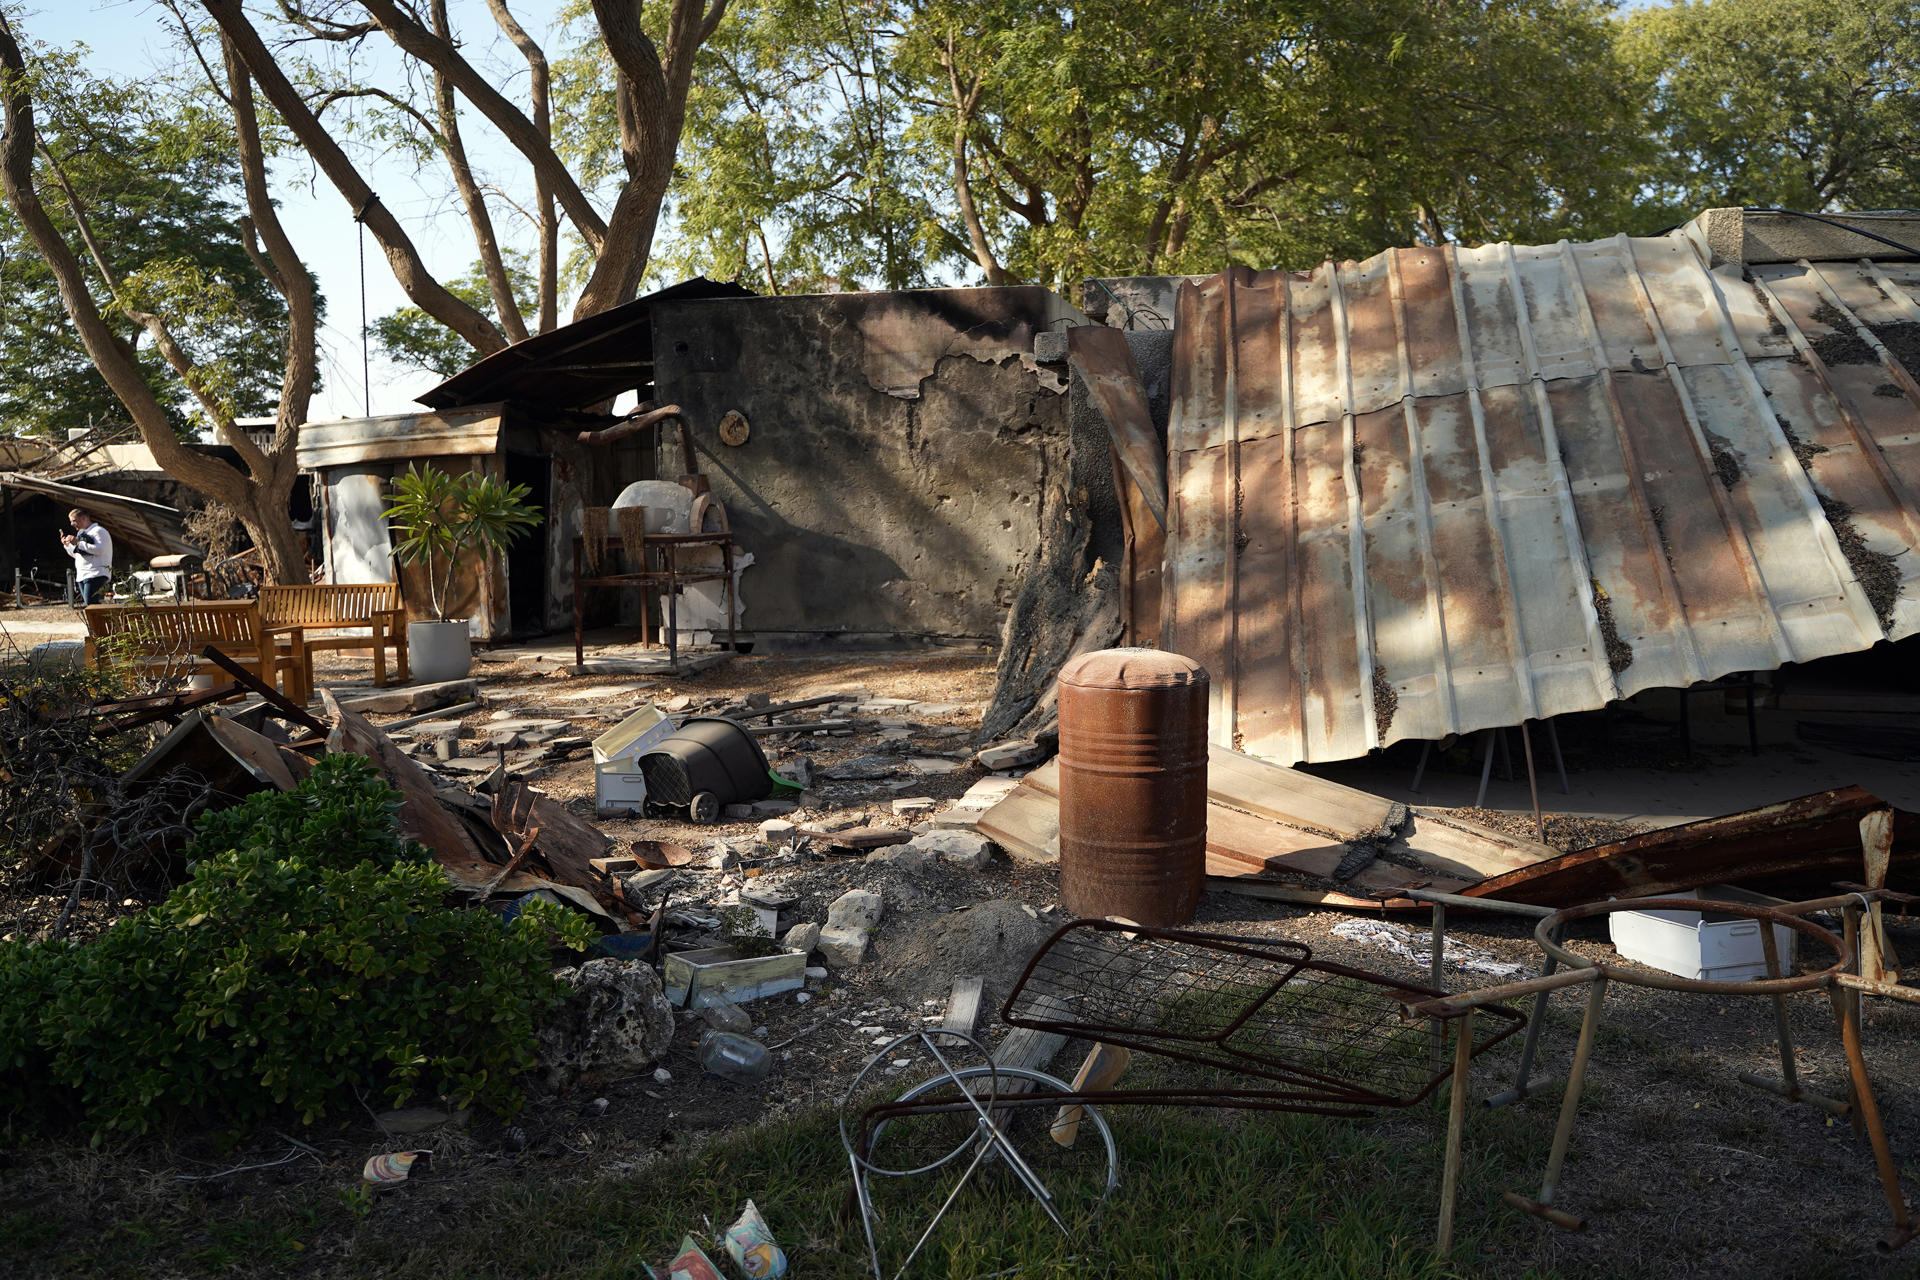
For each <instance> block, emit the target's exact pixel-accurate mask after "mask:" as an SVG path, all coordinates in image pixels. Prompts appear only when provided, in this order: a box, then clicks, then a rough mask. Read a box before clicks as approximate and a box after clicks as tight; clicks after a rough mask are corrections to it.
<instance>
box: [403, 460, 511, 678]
mask: <svg viewBox="0 0 1920 1280" xmlns="http://www.w3.org/2000/svg"><path fill="white" fill-rule="evenodd" d="M527 493H528V489H527V486H525V485H523V484H516V485H509V484H506V483H504V482H503V481H501V480H499V479H496V478H495V477H493V476H483V475H479V474H477V473H474V472H470V471H469V472H463V473H462V474H460V475H449V474H447V473H446V472H444V471H441V470H439V469H438V468H435V467H422V468H416V467H414V466H412V465H409V466H408V467H407V469H406V470H405V471H404V472H402V473H401V474H400V475H398V476H395V477H394V480H393V494H392V505H390V506H389V507H388V508H387V510H386V512H385V514H386V517H387V524H388V527H389V528H391V529H392V530H393V532H394V534H395V535H396V537H397V541H396V542H395V543H394V547H393V549H394V554H395V555H397V556H399V558H400V561H401V563H403V564H420V565H425V566H426V569H427V575H426V576H427V593H428V597H429V600H430V603H431V604H432V607H433V612H434V613H435V615H437V618H438V621H429V622H409V623H408V624H407V650H408V655H409V658H410V661H411V663H412V666H413V673H414V675H415V676H417V677H418V678H419V679H421V680H423V681H427V682H433V681H437V680H458V679H459V678H460V677H461V676H464V675H466V674H467V672H468V671H469V670H470V669H472V666H473V646H472V644H471V642H470V636H471V628H470V626H469V620H468V619H466V618H450V617H448V616H447V613H448V606H449V605H450V604H451V603H452V598H451V597H452V590H453V572H454V569H455V567H456V566H458V565H459V564H460V563H461V562H462V561H463V560H465V559H467V558H468V557H471V556H474V555H476V554H477V555H478V556H479V557H480V565H481V572H483V573H485V572H487V571H489V570H491V569H492V567H493V563H494V557H495V556H497V555H499V554H501V553H503V552H504V551H506V549H507V548H508V547H510V546H512V545H513V544H514V543H515V542H516V541H518V540H519V539H520V538H522V537H524V536H525V535H526V532H527V531H528V530H529V529H531V528H533V527H534V526H535V525H537V524H539V523H540V508H538V507H536V506H533V505H532V504H530V503H528V502H527V501H526V496H527Z"/></svg>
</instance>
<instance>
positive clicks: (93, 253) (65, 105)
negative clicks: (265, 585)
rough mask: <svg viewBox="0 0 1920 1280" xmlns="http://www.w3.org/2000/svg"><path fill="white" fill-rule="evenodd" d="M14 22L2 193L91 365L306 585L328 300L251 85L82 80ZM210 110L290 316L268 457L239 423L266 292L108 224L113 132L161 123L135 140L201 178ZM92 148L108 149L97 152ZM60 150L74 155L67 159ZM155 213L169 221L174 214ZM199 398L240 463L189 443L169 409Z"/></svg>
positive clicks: (130, 412)
mask: <svg viewBox="0 0 1920 1280" xmlns="http://www.w3.org/2000/svg"><path fill="white" fill-rule="evenodd" d="M16 23H17V19H15V18H14V17H12V16H11V15H10V14H9V12H8V11H7V10H6V9H4V8H0V121H3V122H4V132H0V196H3V197H4V201H5V206H6V209H7V211H8V213H9V214H10V216H11V218H12V219H13V221H14V224H15V225H17V227H18V228H19V232H20V233H22V234H23V235H24V238H25V240H26V241H28V242H30V243H31V244H32V245H33V249H34V254H35V256H36V257H37V259H38V261H39V263H40V264H42V265H43V266H44V268H45V270H46V273H47V275H48V276H49V277H50V278H51V280H52V282H53V285H54V287H55V289H56V290H57V292H58V295H59V298H60V303H61V307H62V309H63V310H64V311H65V312H66V314H67V318H68V320H69V321H70V322H71V324H72V331H73V333H74V335H75V336H76V337H77V338H78V340H79V342H80V343H81V345H82V346H83V347H84V348H85V350H86V353H87V357H88V359H89V360H90V361H91V362H92V364H93V366H94V368H95V369H96V370H97V371H98V372H99V374H100V376H101V379H102V380H103V381H104V382H105V383H106V384H107V386H108V387H109V388H111V390H112V392H113V395H114V398H115V399H116V400H118V401H119V403H120V405H121V407H122V408H124V409H125V411H126V413H127V416H128V417H129V418H130V419H131V420H132V423H133V426H134V428H135V430H137V431H138V432H139V435H140V439H141V442H142V443H144V444H145V445H146V446H147V448H148V449H149V450H151V451H152V453H153V456H154V459H155V460H156V461H157V462H158V463H159V464H160V466H161V468H162V469H164V470H165V471H166V472H167V473H168V474H169V475H171V476H173V477H174V478H175V479H178V480H180V481H182V482H184V483H185V484H187V485H188V486H190V487H192V488H193V489H195V490H197V491H199V492H200V493H202V494H204V495H205V496H207V497H209V498H212V499H214V500H215V501H217V502H220V503H223V504H225V505H226V506H227V507H229V508H231V509H232V511H233V512H234V515H235V516H236V517H237V518H238V519H239V520H240V522H241V523H242V524H243V525H244V526H245V527H246V530H247V534H248V536H249V537H251V538H252V540H253V544H254V546H255V547H256V548H258V549H259V551H260V553H261V556H262V559H263V561H264V564H265V567H266V570H267V572H268V574H269V575H271V577H272V579H273V580H274V581H278V582H294V581H300V580H302V579H303V578H304V576H305V567H306V566H305V557H304V554H303V550H302V546H301V543H300V540H299V539H298V537H296V535H295V534H294V531H293V527H292V524H291V522H290V521H289V520H288V517H287V503H288V499H289V497H290V496H291V494H292V491H293V484H294V481H295V479H296V478H297V477H298V475H299V471H298V467H297V465H296V463H295V459H294V442H295V440H296V438H297V435H298V431H299V425H300V423H302V422H303V421H305V420H306V416H307V406H308V404H309V403H310V401H311V399H312V396H313V390H314V386H315V382H316V378H317V374H318V370H317V361H316V358H315V357H316V350H315V332H316V328H317V325H318V317H319V301H318V299H317V298H316V296H315V292H314V287H313V279H312V277H311V275H309V273H308V272H307V269H306V267H305V265H304V264H303V263H302V262H301V261H300V258H299V255H298V254H297V253H296V252H295V251H294V248H293V245H292V243H291V241H289V240H288V238H287V236H286V233H285V231H284V229H283V228H282V227H281V225H280V219H279V215H278V213H277V212H276V211H275V209H274V205H273V201H272V199H271V197H270V196H269V195H268V193H267V155H268V150H267V143H266V141H265V140H264V138H263V135H262V132H261V128H260V123H259V120H258V117H257V115H256V111H255V106H254V96H253V85H252V83H251V80H250V79H249V77H248V76H247V73H246V71H245V69H244V68H243V67H242V66H241V65H240V64H239V63H238V62H237V61H235V60H234V59H232V58H230V57H229V58H224V59H223V58H219V57H216V58H213V59H211V60H208V59H203V60H202V62H201V66H202V67H203V68H205V71H206V74H207V76H208V79H209V81H210V82H211V83H210V85H209V97H208V98H204V99H203V98H199V97H198V96H197V95H195V96H194V97H192V98H191V99H189V98H188V97H187V95H185V94H183V93H182V94H176V91H175V87H174V86H172V85H170V84H168V83H166V82H164V81H161V80H157V79H156V80H153V81H148V82H143V83H142V84H140V85H139V86H137V87H136V86H116V85H114V84H112V83H110V82H106V81H102V80H100V79H98V78H93V77H88V76H86V75H84V74H83V73H82V72H81V71H80V70H79V69H78V65H77V63H76V61H75V60H74V58H73V57H72V56H70V55H66V54H61V53H58V52H51V51H47V50H42V49H39V48H34V49H32V52H31V55H29V52H28V50H27V49H26V48H23V47H22V45H21V43H20V40H19V38H18V37H17V36H16V34H15V24H16ZM223 63H224V66H223V67H222V64H223ZM216 67H222V70H223V71H224V78H223V79H220V78H216V77H217V76H218V75H219V73H218V72H216V71H215V68H216ZM140 95H145V96H146V97H147V98H148V99H149V100H151V101H152V102H153V108H152V110H153V113H154V114H153V116H151V117H144V118H143V117H142V116H141V115H140V114H139V113H137V112H129V111H128V110H127V109H126V104H128V103H129V102H131V101H132V100H133V99H135V98H136V97H138V96H140ZM203 103H204V104H207V110H208V111H209V112H212V111H213V110H214V107H213V105H212V104H213V103H218V104H221V105H220V109H219V111H218V114H217V115H213V116H209V117H208V119H209V121H210V120H212V119H218V120H219V121H220V124H219V126H218V128H217V129H215V127H214V126H213V125H212V124H211V123H208V124H207V125H206V126H205V127H206V128H207V129H208V130H210V131H212V132H211V133H210V134H209V135H208V136H212V137H218V138H219V139H220V141H219V142H217V143H214V144H212V145H214V146H215V148H216V150H217V151H220V152H222V153H224V154H225V155H227V156H230V157H231V158H232V159H231V164H232V165H233V168H232V169H228V170H225V172H227V173H230V174H233V175H235V176H236V177H237V179H238V186H239V189H240V193H241V196H242V197H243V200H244V204H245V208H246V213H245V215H244V216H243V217H242V218H240V220H239V227H238V231H239V237H240V243H241V244H242V245H243V246H244V251H245V253H246V256H247V258H248V259H249V260H250V262H251V263H252V265H253V267H254V269H255V270H256V271H257V273H258V274H259V276H260V277H261V278H262V279H264V280H265V281H266V282H267V283H268V284H269V285H270V286H271V287H272V289H273V291H274V292H275V293H277V294H278V295H279V296H280V299H281V301H282V305H283V306H284V311H282V312H280V313H279V314H278V317H277V318H280V319H281V321H282V322H281V323H279V324H277V325H276V326H275V327H274V328H273V329H270V330H268V333H270V334H273V335H274V336H275V337H277V338H278V340H279V346H280V358H281V368H280V375H279V377H278V379H277V387H278V395H277V396H276V397H275V412H274V431H273V436H272V439H271V440H270V441H269V442H268V443H267V444H266V446H265V447H264V448H263V447H261V446H260V445H258V444H256V443H255V442H254V441H253V440H252V439H251V438H250V437H249V436H248V435H247V434H246V433H245V432H242V431H240V430H238V429H237V428H236V427H235V425H234V417H235V415H236V413H237V412H239V411H241V409H242V407H243V406H246V405H248V404H250V403H253V402H254V398H255V397H257V395H258V393H259V390H260V387H259V377H258V348H255V347H251V344H249V343H248V342H246V341H243V340H241V339H240V338H239V337H238V335H239V334H240V333H241V331H242V330H243V329H244V328H245V327H246V326H248V325H249V324H252V323H255V322H257V321H258V320H260V319H264V318H267V317H263V316H262V315H261V314H260V311H259V309H258V305H257V304H258V302H259V298H260V295H259V293H258V291H249V290H246V289H243V288H241V287H239V286H238V285H237V284H236V283H235V281H234V279H233V278H232V277H227V276H222V275H221V274H220V272H219V271H218V270H217V267H216V265H215V264H213V263H210V262H209V261H208V260H205V259H202V258H201V257H199V256H198V255H194V256H189V257H185V258H179V257H173V258H168V257H160V256H152V257H148V256H144V255H142V254H140V253H138V252H136V253H134V254H133V255H131V256H124V255H123V254H122V246H121V245H119V244H118V243H115V242H114V241H112V240H110V239H109V238H108V237H107V236H106V235H105V234H104V232H105V231H106V230H107V229H108V228H107V227H105V226H103V225H102V224H101V223H100V222H99V221H98V220H97V218H96V214H97V213H100V212H104V213H106V214H108V215H109V217H110V218H116V219H117V218H122V217H125V216H126V213H125V211H123V210H122V209H120V208H119V206H118V205H117V204H116V201H117V200H118V199H119V196H118V193H116V192H115V191H114V190H113V187H112V182H113V176H114V173H115V160H114V157H115V156H117V154H118V141H115V142H114V143H113V145H109V143H108V140H109V139H110V137H111V135H112V134H113V133H114V131H115V126H116V123H117V122H120V121H125V120H129V119H131V120H132V121H133V122H134V123H136V124H144V125H148V126H152V127H147V128H143V129H141V130H140V131H138V132H136V133H135V134H134V135H133V139H132V143H133V144H134V145H135V147H136V150H137V146H138V144H141V143H150V144H156V145H158V146H159V148H160V150H159V154H158V155H157V156H155V157H154V158H153V162H154V165H155V169H154V172H157V173H165V174H172V175H176V176H177V175H179V174H182V173H185V174H191V173H192V171H193V168H192V164H191V163H190V160H191V158H192V157H193V156H196V155H199V156H202V157H204V155H205V148H206V146H207V145H209V144H208V143H207V142H206V141H205V140H204V139H203V140H202V141H200V142H198V143H195V141H194V139H195V138H196V136H197V135H199V134H200V129H201V117H200V116H199V114H198V113H199V110H200V106H201V104H203ZM169 111H172V112H174V113H176V116H177V119H178V121H179V122H181V123H180V127H179V128H178V129H174V128H172V127H160V126H159V125H158V124H157V120H158V119H159V118H160V117H161V116H162V115H164V114H165V113H167V112H169ZM43 118H44V119H45V120H46V121H47V122H48V131H47V132H46V133H45V134H43V133H42V132H41V120H42V119H43ZM89 141H93V142H97V143H98V144H99V145H98V146H97V148H95V149H93V150H89V148H88V146H87V145H86V144H87V142H89ZM50 144H52V145H50ZM176 144H178V145H179V147H180V150H178V151H175V150H174V149H173V148H174V146H175V145H176ZM56 145H57V146H59V147H61V148H66V147H72V148H73V150H71V151H68V152H66V153H65V154H64V155H63V152H62V150H56V149H55V147H56ZM69 159H70V160H71V161H72V165H73V170H77V171H79V173H80V176H81V177H91V178H93V179H94V180H96V181H98V180H101V174H100V173H98V172H96V171H95V168H96V166H104V167H105V178H104V183H105V185H104V189H96V190H91V191H90V190H88V189H87V188H85V187H83V186H82V185H81V182H80V181H79V180H78V179H77V178H76V176H75V173H74V172H72V171H70V170H69V167H68V163H67V161H68V160H69ZM164 185H165V184H164V183H163V184H162V187H163V188H164ZM151 213H152V215H153V216H155V217H156V218H159V217H161V213H162V211H160V210H157V209H156V210H152V211H151ZM62 219H65V220H66V222H65V224H64V225H63V223H62ZM23 256H24V255H23ZM249 299H251V303H250V302H249ZM250 306H251V308H252V309H250ZM123 323H132V324H137V325H138V327H139V330H140V332H141V333H142V334H143V335H144V337H145V340H146V341H149V342H151V344H152V349H153V350H154V351H156V352H158V354H159V355H160V357H161V358H162V359H163V360H164V363H165V366H166V369H167V370H168V373H169V376H168V378H167V380H166V384H165V385H166V387H167V388H168V390H165V391H156V390H155V387H154V386H153V385H152V383H151V381H150V377H151V376H152V375H153V373H154V372H155V371H156V370H157V367H158V366H155V365H152V364H147V365H143V364H142V362H141V358H140V355H139V351H138V350H137V349H136V348H135V347H134V345H133V344H132V343H130V342H129V341H128V340H127V339H126V337H125V336H123V332H122V331H121V329H120V328H118V327H117V326H118V325H121V324H123ZM249 350H252V351H253V352H254V353H255V354H254V359H253V362H252V364H251V365H250V364H249V361H248V360H247V359H245V358H242V356H243V355H244V353H246V352H248V351H249ZM188 401H190V402H191V403H192V404H193V405H194V406H195V408H196V410H197V411H198V412H199V413H200V414H201V415H203V416H204V419H205V421H206V422H207V423H208V424H210V425H211V426H212V428H213V431H214V434H215V436H216V438H218V439H219V440H220V441H221V442H222V443H223V444H226V445H227V446H229V447H230V448H231V449H232V450H233V451H234V453H235V454H237V455H238V459H239V461H238V465H237V466H236V465H229V464H228V463H226V462H224V461H222V460H221V459H219V458H216V457H212V456H210V455H207V454H205V453H201V452H199V451H196V450H192V449H189V448H187V447H186V445H185V444H184V443H183V442H182V441H181V439H180V437H179V434H178V432H177V429H176V428H177V425H178V417H179V415H178V410H177V408H173V407H171V406H178V405H179V404H181V403H183V402H188Z"/></svg>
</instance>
